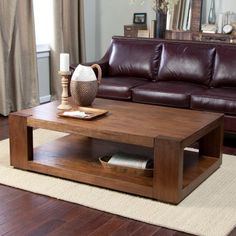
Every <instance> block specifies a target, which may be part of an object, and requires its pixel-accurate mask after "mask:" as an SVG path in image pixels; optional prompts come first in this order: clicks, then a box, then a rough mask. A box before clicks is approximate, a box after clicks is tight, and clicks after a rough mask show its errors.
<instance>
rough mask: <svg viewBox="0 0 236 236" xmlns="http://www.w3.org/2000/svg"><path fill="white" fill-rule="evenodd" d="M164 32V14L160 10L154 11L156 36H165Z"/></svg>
mask: <svg viewBox="0 0 236 236" xmlns="http://www.w3.org/2000/svg"><path fill="white" fill-rule="evenodd" d="M165 32H166V14H165V13H164V12H162V11H156V30H155V33H156V38H165Z"/></svg>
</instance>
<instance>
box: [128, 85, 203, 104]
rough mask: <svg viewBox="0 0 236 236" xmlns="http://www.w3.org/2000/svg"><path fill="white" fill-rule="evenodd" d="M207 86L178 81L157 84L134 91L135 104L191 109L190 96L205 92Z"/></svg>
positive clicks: (134, 89) (143, 86) (140, 87)
mask: <svg viewBox="0 0 236 236" xmlns="http://www.w3.org/2000/svg"><path fill="white" fill-rule="evenodd" d="M205 89H206V87H205V86H201V85H197V84H192V83H183V82H177V81H166V82H164V81H163V82H156V83H152V82H150V83H148V84H145V85H141V86H138V87H135V88H133V89H132V99H133V101H135V102H141V103H151V104H158V105H164V106H173V107H182V108H187V107H190V95H191V93H193V92H197V91H203V90H205Z"/></svg>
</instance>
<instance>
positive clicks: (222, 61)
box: [211, 45, 236, 87]
mask: <svg viewBox="0 0 236 236" xmlns="http://www.w3.org/2000/svg"><path fill="white" fill-rule="evenodd" d="M211 86H213V87H222V86H224V87H236V48H235V46H231V45H230V46H224V47H222V46H219V47H217V50H216V59H215V66H214V74H213V80H212V82H211Z"/></svg>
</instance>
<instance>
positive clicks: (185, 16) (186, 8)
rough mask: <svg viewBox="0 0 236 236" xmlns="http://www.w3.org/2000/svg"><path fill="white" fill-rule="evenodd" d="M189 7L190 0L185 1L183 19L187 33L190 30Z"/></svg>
mask: <svg viewBox="0 0 236 236" xmlns="http://www.w3.org/2000/svg"><path fill="white" fill-rule="evenodd" d="M189 7H190V0H186V1H185V9H184V19H183V30H184V31H187V30H188V29H187V28H188V17H189Z"/></svg>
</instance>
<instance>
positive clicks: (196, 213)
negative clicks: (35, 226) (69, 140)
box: [0, 130, 236, 236]
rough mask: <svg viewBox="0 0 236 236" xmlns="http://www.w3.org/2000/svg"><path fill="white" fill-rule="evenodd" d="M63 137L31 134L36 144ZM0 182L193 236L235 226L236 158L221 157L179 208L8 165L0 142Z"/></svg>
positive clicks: (220, 234)
mask: <svg viewBox="0 0 236 236" xmlns="http://www.w3.org/2000/svg"><path fill="white" fill-rule="evenodd" d="M61 136H63V134H61V133H58V132H51V131H45V130H36V131H35V144H36V145H40V144H42V143H44V142H46V141H49V140H53V139H55V138H58V137H61ZM0 150H1V152H0V183H1V184H5V185H8V186H13V187H16V188H20V189H24V190H27V191H30V192H34V193H40V194H44V195H47V196H51V197H54V198H58V199H62V200H65V201H69V202H73V203H78V204H81V205H84V206H88V207H91V208H95V209H99V210H102V211H106V212H110V213H114V214H118V215H121V216H125V217H128V218H132V219H136V220H139V221H143V222H147V223H151V224H154V225H159V226H163V227H167V228H171V229H175V230H180V231H184V232H188V233H192V234H196V235H212V236H223V235H227V234H228V233H230V231H231V230H232V229H233V228H234V227H235V226H236V156H230V155H224V158H223V165H222V167H221V168H220V169H219V170H218V171H216V172H215V173H214V174H213V175H212V176H211V177H210V178H208V180H206V181H205V182H204V183H203V184H202V185H201V186H199V187H198V188H197V189H196V190H195V191H194V192H193V193H192V194H190V195H189V196H188V197H187V198H186V199H185V200H184V201H182V202H181V203H180V204H179V205H178V206H172V205H168V204H164V203H160V202H157V201H152V200H149V199H144V198H141V197H135V196H131V195H128V194H123V193H118V192H115V191H110V190H105V189H102V188H97V187H92V186H88V185H84V184H79V183H75V182H70V181H66V180H62V179H58V178H53V177H48V176H44V175H39V174H34V173H30V172H26V171H20V170H16V169H13V168H12V167H10V166H9V141H8V140H4V141H1V142H0Z"/></svg>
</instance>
